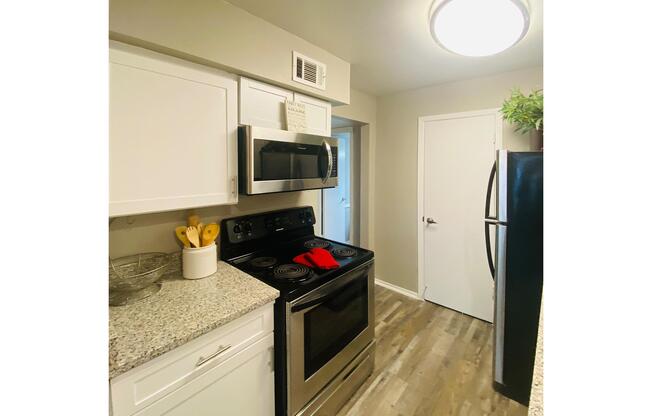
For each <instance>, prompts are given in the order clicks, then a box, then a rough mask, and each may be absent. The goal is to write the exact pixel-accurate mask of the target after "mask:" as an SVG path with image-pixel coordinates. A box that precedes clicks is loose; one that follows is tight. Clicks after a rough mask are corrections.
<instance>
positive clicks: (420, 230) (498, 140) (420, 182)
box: [416, 108, 503, 300]
mask: <svg viewBox="0 0 652 416" xmlns="http://www.w3.org/2000/svg"><path fill="white" fill-rule="evenodd" d="M487 115H493V116H495V117H496V131H495V132H494V134H495V138H494V150H498V149H502V148H503V117H502V113H501V112H500V108H489V109H486V110H476V111H465V112H461V113H450V114H438V115H433V116H421V117H419V118H418V143H417V217H416V223H417V277H418V284H417V287H418V292H417V295H418V296H419V298H421V299H424V300H425V296H424V294H425V293H424V292H425V278H424V267H425V266H424V264H423V263H424V255H423V252H424V247H423V246H424V227H423V217H424V214H423V193H424V185H425V183H424V182H425V181H424V178H423V174H424V160H423V159H424V157H425V155H424V152H425V136H424V135H425V123H426V122H429V121H441V120H453V119H458V118H470V117H478V116H487ZM488 174H489V172H487V175H488Z"/></svg>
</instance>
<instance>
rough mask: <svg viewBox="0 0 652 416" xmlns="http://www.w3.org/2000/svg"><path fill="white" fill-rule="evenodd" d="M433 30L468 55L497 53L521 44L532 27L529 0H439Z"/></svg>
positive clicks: (435, 35)
mask: <svg viewBox="0 0 652 416" xmlns="http://www.w3.org/2000/svg"><path fill="white" fill-rule="evenodd" d="M429 23H430V33H431V34H432V37H433V38H434V39H435V41H436V42H437V43H439V44H440V45H441V46H442V47H443V48H444V49H446V50H448V51H450V52H453V53H456V54H459V55H464V56H489V55H495V54H497V53H499V52H502V51H504V50H506V49H509V48H510V47H512V46H514V45H515V44H517V43H518V42H519V41H520V40H521V39H523V37H524V36H525V34H526V33H527V31H528V28H529V27H530V12H529V8H528V4H527V1H526V0H435V2H434V3H433V4H432V8H431V12H430V22H429Z"/></svg>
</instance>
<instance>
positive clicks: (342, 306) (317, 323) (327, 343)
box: [303, 275, 369, 379]
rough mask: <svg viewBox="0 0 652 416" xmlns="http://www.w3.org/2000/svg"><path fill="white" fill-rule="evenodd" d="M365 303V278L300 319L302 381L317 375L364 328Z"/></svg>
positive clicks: (366, 296)
mask: <svg viewBox="0 0 652 416" xmlns="http://www.w3.org/2000/svg"><path fill="white" fill-rule="evenodd" d="M368 302H369V297H368V292H367V276H366V275H365V276H364V277H362V278H360V279H356V280H355V281H353V282H351V283H350V284H348V285H347V286H345V287H344V288H342V289H340V290H339V291H337V292H336V293H335V294H334V296H333V297H332V298H329V299H328V300H327V301H326V302H324V303H322V304H320V305H319V306H317V307H316V308H314V309H311V310H310V311H308V312H306V314H305V315H304V318H303V322H304V331H303V333H304V351H305V357H304V359H305V363H304V369H305V374H304V377H305V379H308V378H309V377H310V376H311V375H313V374H314V373H315V372H317V370H319V369H320V368H321V367H322V366H323V365H324V364H326V363H327V362H328V361H329V360H330V359H331V358H333V357H334V356H335V355H337V353H338V352H340V351H341V350H342V349H343V348H344V347H345V346H346V345H347V344H348V343H349V342H351V341H352V340H353V339H354V338H355V337H356V336H357V335H358V334H359V333H360V332H362V331H363V330H364V329H365V328H366V327H367V325H368V324H369V322H368Z"/></svg>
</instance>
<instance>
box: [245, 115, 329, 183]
mask: <svg viewBox="0 0 652 416" xmlns="http://www.w3.org/2000/svg"><path fill="white" fill-rule="evenodd" d="M238 177H239V188H240V193H241V194H246V195H254V194H267V193H272V192H288V191H301V190H306V189H321V188H333V187H335V186H337V139H335V138H333V137H328V136H319V135H315V134H307V133H296V132H291V131H285V130H276V129H269V128H263V127H255V126H240V127H239V128H238Z"/></svg>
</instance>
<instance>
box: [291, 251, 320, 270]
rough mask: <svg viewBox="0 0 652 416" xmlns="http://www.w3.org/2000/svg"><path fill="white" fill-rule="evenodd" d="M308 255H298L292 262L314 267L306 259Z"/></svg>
mask: <svg viewBox="0 0 652 416" xmlns="http://www.w3.org/2000/svg"><path fill="white" fill-rule="evenodd" d="M309 255H310V253H303V254H299V255H298V256H296V257H295V258H293V259H292V261H293V262H295V263H298V264H303V265H304V266H308V267H315V265H314V264H313V263H312V262H311V261H310V259H309V258H308V256H309Z"/></svg>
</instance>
